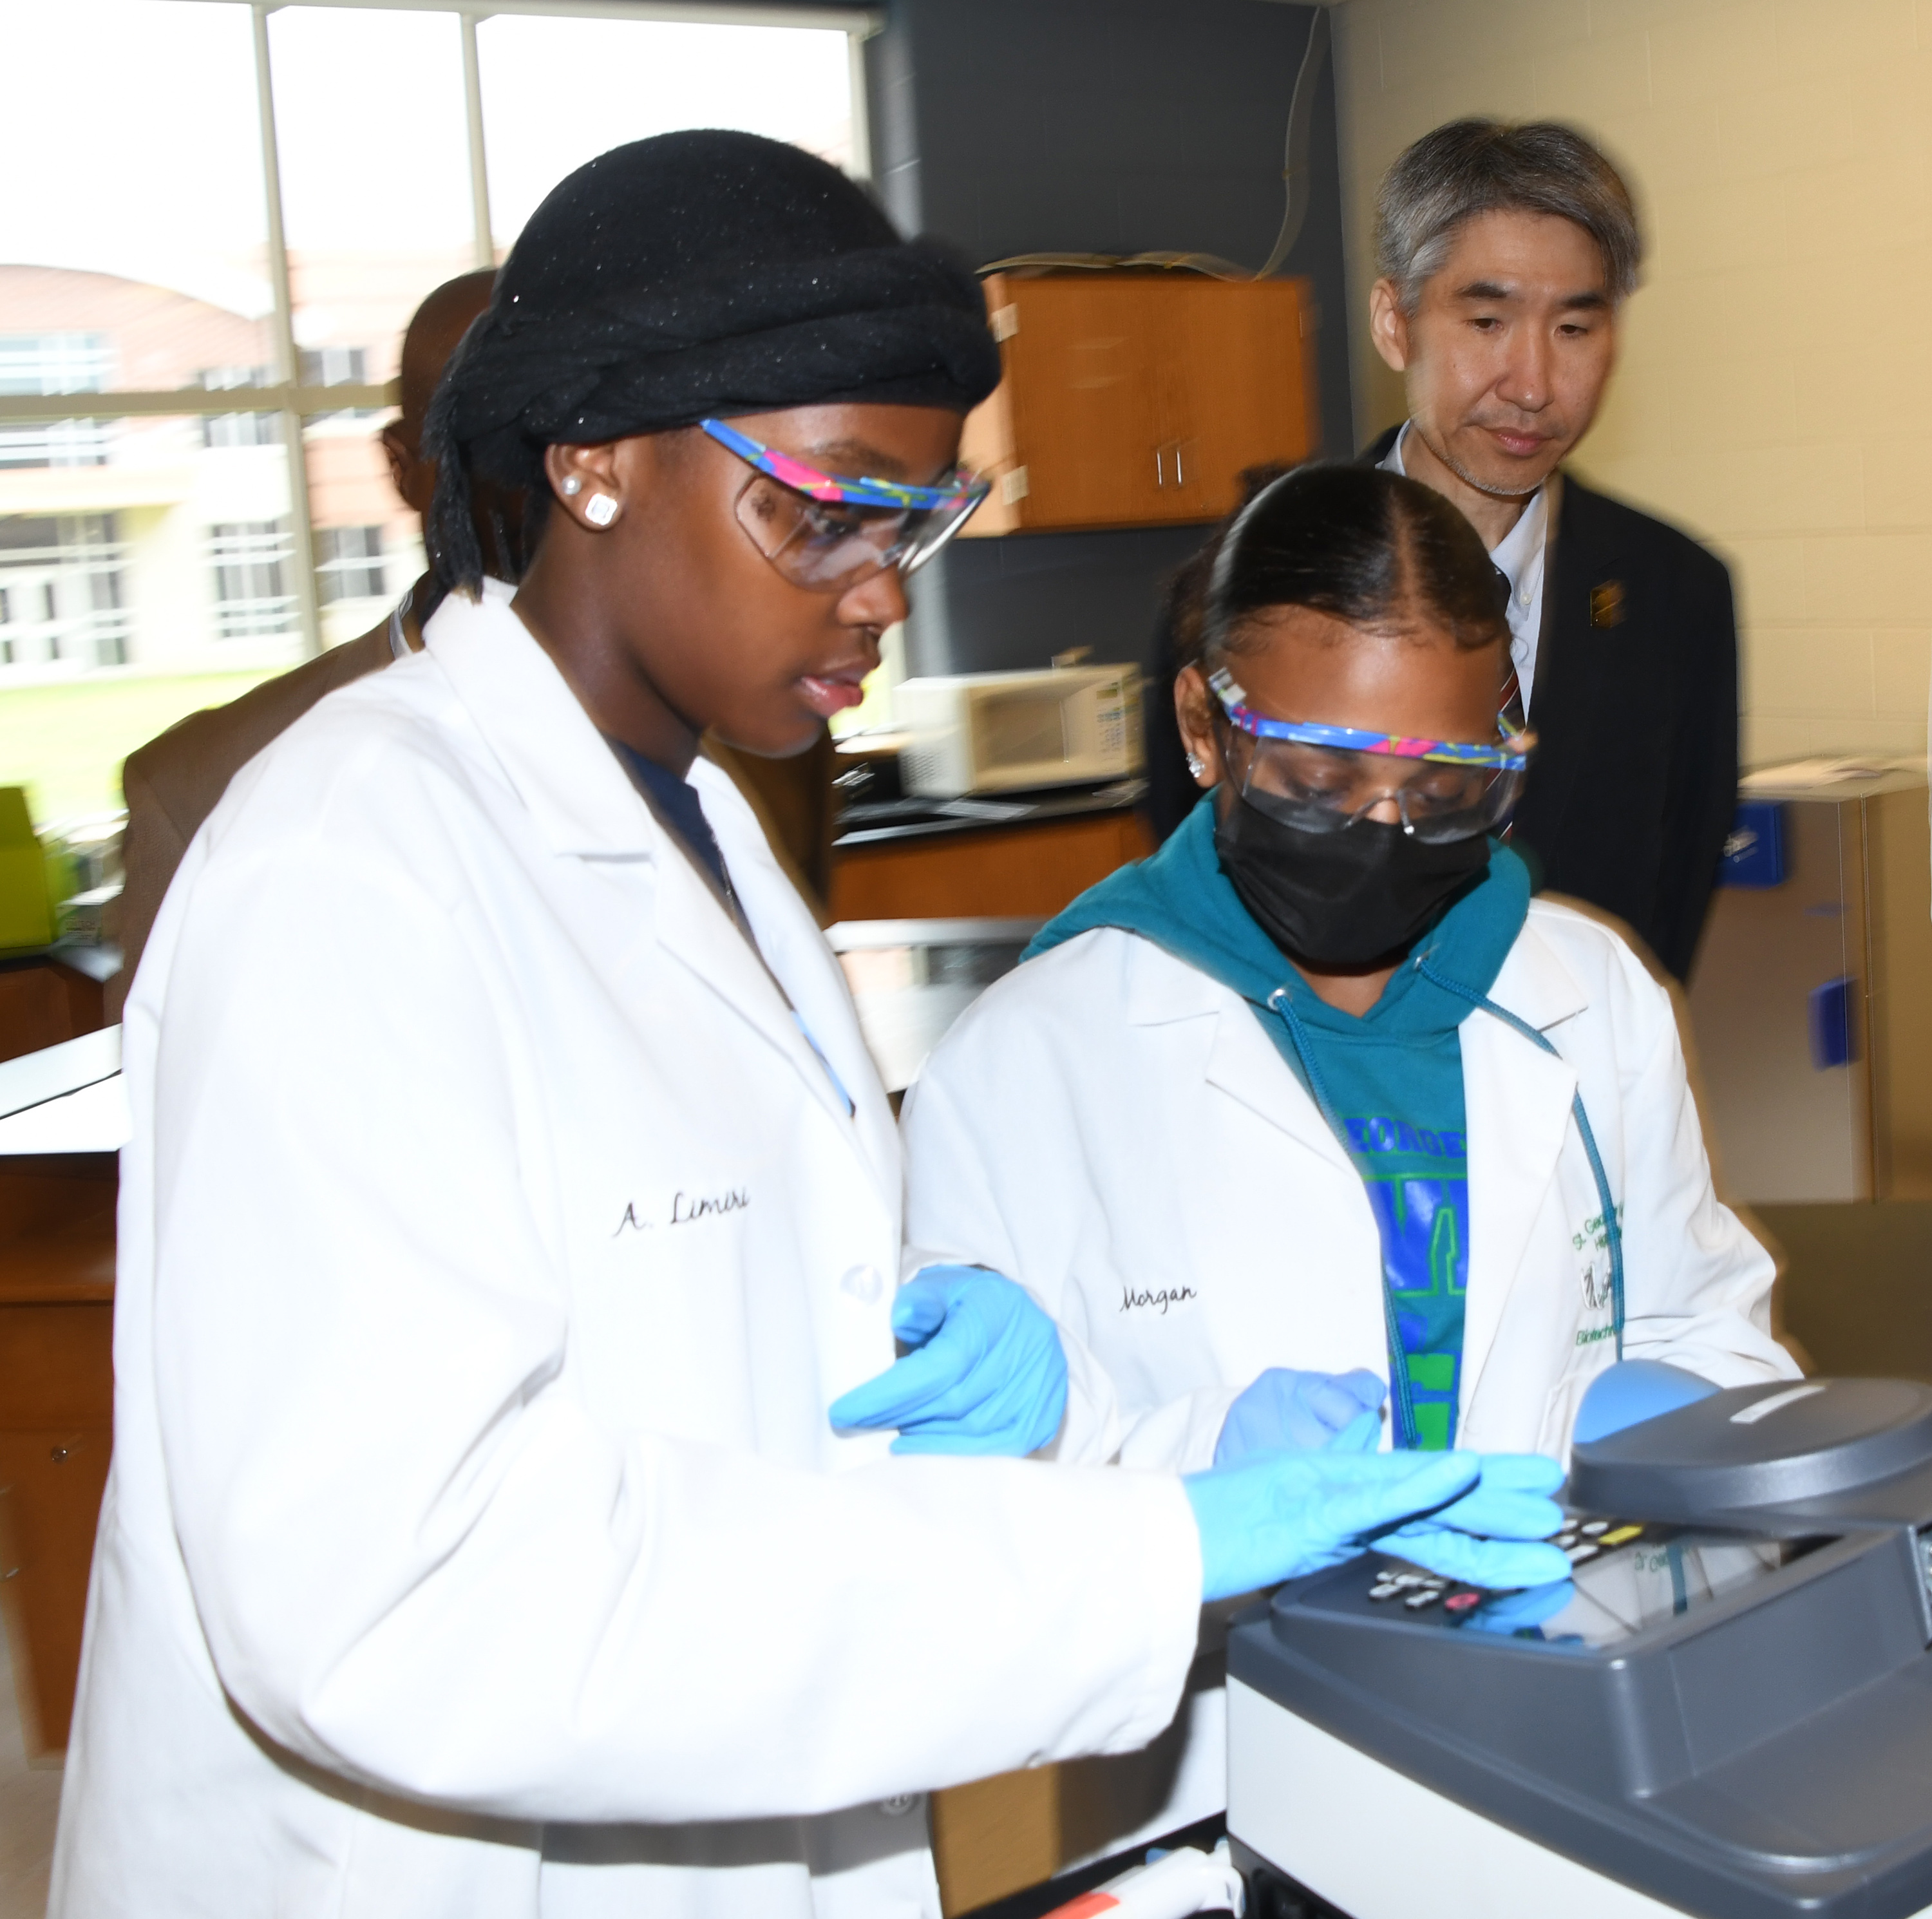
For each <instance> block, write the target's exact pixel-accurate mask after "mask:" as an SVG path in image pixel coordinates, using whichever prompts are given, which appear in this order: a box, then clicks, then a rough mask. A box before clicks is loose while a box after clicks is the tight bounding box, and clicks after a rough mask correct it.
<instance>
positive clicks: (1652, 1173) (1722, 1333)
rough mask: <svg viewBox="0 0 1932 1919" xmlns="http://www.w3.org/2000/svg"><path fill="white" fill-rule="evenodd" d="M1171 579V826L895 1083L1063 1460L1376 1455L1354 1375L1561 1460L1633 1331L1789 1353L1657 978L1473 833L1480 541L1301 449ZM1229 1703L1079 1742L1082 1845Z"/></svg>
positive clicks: (1131, 1808) (1498, 599) (1497, 745)
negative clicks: (992, 1286)
mask: <svg viewBox="0 0 1932 1919" xmlns="http://www.w3.org/2000/svg"><path fill="white" fill-rule="evenodd" d="M1193 577H1194V580H1195V582H1196V588H1197V590H1198V592H1199V599H1198V600H1197V601H1196V603H1195V604H1193V605H1192V606H1190V607H1185V608H1183V609H1180V612H1181V615H1182V616H1181V619H1180V621H1179V624H1178V631H1180V632H1181V634H1182V635H1183V636H1184V643H1186V644H1187V646H1188V648H1189V652H1188V653H1187V656H1186V657H1185V658H1184V659H1183V661H1181V670H1180V674H1179V682H1178V688H1177V701H1178V708H1179V724H1180V727H1181V732H1182V735H1183V737H1184V740H1185V742H1186V751H1187V754H1188V757H1189V760H1190V762H1191V763H1192V772H1193V780H1194V782H1195V790H1196V803H1195V805H1194V807H1193V810H1192V811H1190V814H1188V817H1187V819H1186V820H1185V821H1184V823H1183V824H1182V825H1181V827H1180V829H1178V831H1177V832H1175V833H1173V834H1172V835H1170V836H1169V838H1168V840H1167V841H1166V843H1165V844H1163V847H1161V849H1160V851H1159V852H1158V853H1157V854H1155V855H1154V856H1153V857H1152V858H1151V859H1146V860H1143V861H1141V862H1138V863H1136V865H1132V866H1130V867H1127V868H1124V869H1122V871H1120V872H1118V873H1117V874H1114V875H1113V876H1112V877H1110V878H1109V879H1107V880H1103V881H1102V882H1101V883H1100V885H1099V886H1096V887H1094V888H1093V889H1091V890H1090V891H1089V892H1087V893H1085V894H1084V895H1082V897H1081V898H1079V899H1078V900H1076V901H1074V903H1073V905H1071V906H1070V907H1068V908H1067V910H1066V911H1065V912H1064V913H1062V914H1061V916H1059V917H1058V919H1055V920H1054V921H1053V922H1051V923H1050V924H1049V925H1048V926H1047V928H1046V929H1045V931H1043V932H1042V933H1041V934H1040V936H1039V937H1038V938H1037V939H1036V940H1035V941H1034V943H1033V945H1032V946H1031V948H1030V949H1029V951H1028V957H1027V958H1026V960H1025V963H1024V964H1022V966H1020V967H1019V969H1018V970H1016V971H1015V972H1014V973H1011V974H1010V975H1009V976H1007V978H1005V979H1002V980H1000V981H998V982H996V983H995V985H993V986H992V987H991V988H989V989H988V990H987V991H986V994H984V995H983V997H981V998H980V1000H978V1001H977V1003H975V1004H974V1006H972V1007H971V1009H968V1012H966V1013H965V1015H962V1018H960V1020H959V1023H958V1024H956V1026H954V1027H953V1029H952V1030H951V1031H950V1033H948V1034H947V1036H946V1037H945V1038H944V1039H943V1040H942V1041H941V1042H940V1044H939V1045H938V1047H937V1048H935V1050H934V1051H933V1053H932V1056H931V1057H930V1058H929V1060H927V1061H926V1064H925V1066H924V1067H923V1068H922V1070H921V1072H920V1074H919V1078H918V1079H917V1081H916V1082H915V1084H913V1087H912V1088H911V1090H910V1092H909V1093H907V1098H906V1102H905V1108H904V1136H905V1142H906V1156H907V1172H906V1224H907V1236H908V1237H909V1238H910V1240H912V1242H913V1243H915V1244H917V1245H919V1246H922V1247H925V1248H928V1249H932V1255H933V1256H935V1257H943V1258H947V1259H948V1260H956V1261H965V1262H979V1263H983V1264H986V1265H987V1266H989V1267H992V1268H994V1269H995V1270H998V1271H999V1272H1001V1273H1006V1274H1009V1275H1010V1276H1012V1277H1013V1279H1016V1280H1017V1281H1018V1282H1019V1283H1020V1284H1021V1285H1023V1286H1025V1288H1027V1289H1028V1291H1029V1292H1030V1293H1031V1294H1032V1295H1033V1296H1034V1298H1036V1299H1037V1300H1038V1301H1039V1302H1040V1304H1041V1305H1042V1306H1044V1307H1045V1308H1046V1310H1047V1311H1048V1312H1050V1313H1051V1314H1052V1316H1053V1318H1054V1319H1055V1323H1056V1324H1058V1327H1059V1329H1060V1333H1061V1342H1062V1344H1063V1346H1064V1348H1065V1350H1066V1352H1067V1362H1068V1367H1069V1374H1070V1390H1069V1402H1068V1409H1067V1416H1066V1418H1065V1420H1064V1423H1063V1424H1062V1427H1061V1432H1060V1435H1059V1436H1058V1441H1057V1447H1056V1451H1055V1457H1057V1458H1059V1459H1064V1460H1072V1461H1074V1462H1094V1461H1103V1460H1117V1461H1118V1462H1120V1463H1121V1465H1124V1466H1126V1467H1129V1468H1140V1469H1144V1470H1145V1469H1150V1468H1152V1469H1160V1468H1166V1469H1168V1470H1173V1471H1190V1470H1192V1469H1193V1468H1196V1467H1198V1466H1200V1465H1205V1464H1207V1463H1208V1462H1211V1461H1213V1462H1221V1463H1223V1464H1226V1463H1227V1462H1229V1461H1231V1460H1234V1459H1240V1458H1242V1457H1245V1456H1250V1455H1251V1454H1252V1453H1255V1452H1256V1451H1259V1450H1266V1449H1268V1448H1269V1447H1280V1446H1284V1445H1286V1446H1319V1445H1322V1444H1325V1443H1331V1442H1332V1443H1334V1444H1363V1443H1366V1444H1370V1445H1373V1444H1376V1443H1377V1440H1378V1438H1379V1432H1380V1422H1379V1419H1378V1417H1377V1416H1376V1411H1374V1410H1373V1409H1377V1408H1380V1407H1381V1405H1382V1402H1383V1400H1384V1399H1385V1397H1387V1398H1388V1399H1390V1400H1391V1402H1392V1403H1391V1412H1390V1418H1389V1429H1390V1440H1391V1444H1393V1445H1394V1447H1398V1448H1412V1449H1417V1450H1431V1449H1434V1448H1438V1447H1444V1446H1469V1447H1474V1448H1475V1449H1477V1450H1485V1449H1490V1448H1496V1449H1500V1450H1508V1451H1512V1452H1515V1451H1523V1452H1531V1451H1533V1452H1535V1453H1544V1454H1549V1455H1552V1456H1561V1455H1562V1454H1563V1453H1564V1452H1565V1450H1566V1449H1567V1448H1568V1445H1569V1443H1570V1435H1571V1424H1572V1422H1573V1420H1574V1418H1575V1417H1576V1414H1577V1408H1578V1405H1580V1402H1581V1400H1582V1398H1583V1393H1584V1392H1585V1390H1586V1389H1587V1388H1588V1387H1589V1385H1590V1384H1591V1383H1592V1381H1593V1380H1594V1379H1595V1378H1597V1377H1598V1376H1599V1375H1601V1373H1603V1372H1604V1371H1605V1369H1607V1368H1608V1367H1610V1365H1611V1363H1612V1362H1613V1359H1616V1358H1620V1357H1622V1355H1623V1354H1624V1353H1625V1352H1628V1353H1629V1354H1631V1355H1632V1357H1637V1358H1642V1359H1643V1360H1646V1361H1649V1362H1652V1363H1663V1364H1664V1365H1667V1366H1670V1365H1674V1366H1676V1367H1678V1368H1679V1369H1682V1370H1683V1371H1688V1372H1691V1373H1693V1374H1695V1375H1699V1376H1700V1377H1702V1378H1708V1379H1710V1380H1713V1381H1717V1382H1718V1384H1721V1385H1741V1384H1745V1383H1746V1382H1747V1381H1754V1380H1759V1379H1763V1378H1777V1377H1779V1376H1781V1375H1790V1374H1791V1373H1793V1372H1794V1371H1795V1370H1796V1369H1795V1368H1794V1367H1793V1365H1792V1363H1791V1362H1790V1360H1789V1358H1788V1357H1787V1355H1786V1354H1784V1351H1783V1350H1782V1349H1781V1348H1780V1347H1779V1346H1778V1344H1777V1343H1776V1342H1775V1340H1774V1339H1772V1336H1771V1333H1770V1328H1769V1322H1768V1318H1767V1309H1768V1305H1769V1297H1770V1289H1771V1284H1772V1276H1773V1268H1772V1261H1771V1259H1770V1258H1769V1256H1768V1255H1766V1252H1764V1250H1763V1248H1762V1247H1760V1246H1759V1245H1758V1244H1757V1242H1756V1241H1755V1240H1754V1239H1753V1238H1752V1237H1751V1235H1750V1234H1749V1233H1748V1232H1747V1231H1745V1228H1744V1226H1743V1225H1742V1224H1741V1223H1740V1222H1739V1220H1738V1219H1736V1217H1735V1216H1733V1214H1732V1213H1730V1212H1729V1211H1728V1210H1727V1209H1726V1208H1725V1207H1724V1206H1723V1205H1722V1204H1720V1203H1719V1201H1718V1198H1717V1195H1716V1194H1715V1192H1714V1191H1713V1189H1712V1180H1711V1171H1710V1166H1709V1161H1708V1159H1707V1158H1706V1153H1705V1148H1704V1141H1703V1134H1702V1132H1701V1131H1700V1127H1699V1124H1698V1120H1697V1109H1696V1108H1695V1106H1694V1104H1693V1102H1692V1101H1691V1094H1690V1090H1689V1086H1688V1079H1687V1075H1686V1071H1685V1060H1684V1056H1683V1054H1682V1051H1680V1049H1679V1044H1678V1038H1677V1029H1676V1021H1675V1019H1674V1016H1673V1009H1672V1005H1671V1000H1670V995H1669V994H1668V993H1667V991H1665V990H1664V988H1662V987H1661V986H1660V985H1658V983H1657V982H1655V980H1653V979H1652V978H1651V977H1650V976H1649V973H1647V972H1646V970H1645V968H1644V967H1643V966H1642V965H1641V964H1640V963H1639V961H1638V960H1637V958H1636V957H1635V955H1634V954H1633V953H1632V952H1631V949H1630V948H1629V947H1628V946H1627V945H1626V944H1625V942H1624V941H1623V940H1622V938H1620V937H1619V936H1618V934H1616V932H1615V931H1613V930H1612V929H1611V928H1610V927H1608V926H1606V925H1602V924H1601V923H1599V922H1598V921H1597V920H1595V919H1590V918H1586V917H1585V916H1583V915H1582V914H1580V913H1577V912H1576V911H1574V910H1572V909H1571V908H1570V907H1567V906H1565V905H1562V904H1558V903H1556V902H1555V901H1549V900H1538V901H1532V899H1531V898H1530V889H1529V874H1528V873H1527V871H1526V869H1525V867H1524V864H1523V861H1522V860H1521V859H1520V858H1519V857H1518V856H1517V855H1516V854H1515V853H1514V852H1513V851H1511V850H1510V848H1508V847H1505V846H1504V845H1502V844H1501V843H1500V842H1499V841H1497V840H1496V839H1495V838H1493V837H1491V835H1493V832H1494V829H1496V826H1498V825H1499V823H1501V821H1502V820H1503V819H1504V818H1505V817H1507V816H1508V811H1509V808H1510V806H1511V803H1512V802H1513V801H1514V799H1515V796H1516V791H1517V787H1519V785H1520V782H1521V780H1522V777H1523V767H1524V766H1525V764H1526V762H1528V763H1532V764H1533V763H1534V762H1533V760H1532V759H1531V754H1532V744H1533V742H1532V740H1531V739H1530V738H1529V736H1526V735H1525V734H1523V733H1521V732H1520V730H1517V724H1518V723H1517V722H1516V721H1515V720H1514V714H1513V712H1511V709H1510V706H1509V702H1508V680H1509V677H1510V672H1511V655H1510V640H1511V631H1510V628H1509V627H1508V624H1507V622H1506V619H1505V614H1504V610H1503V607H1502V595H1501V592H1500V591H1499V587H1498V584H1497V582H1496V578H1495V575H1494V572H1493V569H1492V568H1491V565H1490V562H1489V559H1488V558H1487V555H1486V553H1485V552H1484V547H1483V544H1482V542H1481V539H1480V538H1478V535H1476V534H1475V532H1474V531H1473V530H1472V528H1471V526H1470V524H1469V522H1468V521H1467V520H1466V519H1464V518H1463V516H1462V515H1461V514H1459V513H1457V511H1455V510H1454V508H1452V507H1451V506H1450V505H1448V503H1447V502H1445V500H1444V499H1442V496H1440V495H1439V493H1436V492H1434V491H1433V490H1430V489H1429V488H1427V487H1423V486H1421V485H1420V484H1418V483H1417V482H1416V481H1413V480H1410V479H1405V478H1401V477H1400V476H1398V475H1394V474H1392V473H1390V472H1385V471H1382V470H1378V469H1373V468H1364V467H1362V466H1354V465H1350V466H1342V465H1331V466H1305V467H1303V468H1301V469H1298V470H1297V471H1296V472H1292V473H1291V474H1289V475H1286V476H1284V477H1283V478H1279V479H1277V480H1276V481H1274V482H1273V483H1272V484H1269V485H1267V486H1265V487H1263V488H1262V490H1261V491H1260V492H1259V493H1257V495H1256V496H1255V498H1254V499H1253V500H1252V501H1250V503H1249V504H1248V505H1247V506H1246V507H1245V508H1243V509H1242V511H1241V513H1240V514H1238V516H1237V517H1236V518H1235V520H1234V522H1233V523H1232V527H1231V528H1230V529H1229V530H1228V531H1227V532H1226V533H1225V534H1224V535H1222V536H1220V538H1219V540H1218V541H1217V543H1215V544H1212V545H1211V547H1210V549H1209V551H1208V555H1207V556H1205V563H1204V564H1202V565H1199V566H1197V567H1196V569H1195V571H1194V574H1193ZM1538 750H1540V749H1538ZM1204 794H1205V796H1203V795H1204ZM1607 800H1608V801H1609V802H1610V803H1613V804H1614V802H1615V800H1616V795H1615V794H1614V793H1613V794H1611V795H1609V796H1607ZM1579 1102H1580V1103H1579ZM1599 1163H1600V1164H1601V1176H1600V1174H1599V1173H1598V1165H1599ZM1364 1417H1366V1419H1367V1430H1366V1432H1365V1433H1364V1431H1363V1429H1362V1422H1363V1421H1364ZM1223 1700H1224V1693H1223V1684H1222V1675H1221V1672H1220V1661H1219V1658H1218V1655H1217V1654H1210V1655H1209V1656H1208V1657H1204V1658H1203V1660H1202V1662H1201V1663H1200V1665H1199V1666H1198V1667H1197V1669H1196V1675H1195V1678H1194V1679H1193V1681H1192V1682H1191V1684H1190V1699H1189V1702H1188V1705H1187V1708H1185V1711H1184V1718H1183V1722H1182V1731H1181V1734H1180V1735H1178V1736H1177V1737H1176V1738H1173V1739H1172V1740H1170V1741H1166V1742H1164V1744H1163V1749H1162V1750H1157V1751H1156V1752H1155V1753H1153V1754H1152V1755H1151V1756H1148V1757H1146V1758H1143V1757H1142V1756H1139V1755H1128V1756H1123V1757H1121V1758H1118V1759H1107V1760H1105V1761H1100V1762H1092V1764H1091V1768H1089V1769H1088V1776H1087V1777H1085V1778H1084V1779H1083V1780H1082V1786H1081V1790H1080V1793H1079V1798H1080V1801H1081V1803H1082V1804H1097V1803H1099V1804H1111V1805H1112V1806H1114V1807H1117V1808H1118V1812H1119V1815H1120V1816H1119V1819H1118V1824H1117V1825H1115V1828H1114V1837H1113V1838H1112V1840H1111V1841H1110V1842H1108V1844H1109V1850H1110V1851H1112V1850H1120V1849H1125V1848H1127V1847H1128V1846H1133V1845H1137V1844H1139V1843H1145V1841H1146V1840H1151V1839H1153V1838H1155V1837H1158V1836H1160V1835H1161V1834H1165V1833H1169V1832H1172V1831H1175V1830H1177V1829H1181V1828H1186V1827H1187V1826H1189V1825H1193V1823H1195V1822H1197V1821H1199V1820H1201V1819H1205V1818H1208V1817H1211V1816H1213V1815H1214V1814H1215V1813H1217V1812H1219V1811H1220V1810H1221V1807H1222V1806H1223V1804H1224V1800H1223V1791H1224V1775H1223V1750H1224V1747H1225V1733H1224V1729H1223V1714H1224V1710H1225V1709H1224V1705H1223Z"/></svg>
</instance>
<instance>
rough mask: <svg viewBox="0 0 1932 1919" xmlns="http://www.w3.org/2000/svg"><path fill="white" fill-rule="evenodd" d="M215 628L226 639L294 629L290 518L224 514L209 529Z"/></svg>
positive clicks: (293, 557)
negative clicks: (237, 517) (231, 517)
mask: <svg viewBox="0 0 1932 1919" xmlns="http://www.w3.org/2000/svg"><path fill="white" fill-rule="evenodd" d="M208 533H209V538H208V562H209V564H210V565H212V566H213V568H214V630H215V631H216V633H217V634H218V635H219V636H220V637H221V638H222V639H223V640H236V639H248V638H252V637H254V636H256V635H257V634H274V633H293V631H295V630H296V595H295V590H294V587H293V584H292V579H293V562H294V559H295V541H294V539H293V536H292V535H290V531H289V523H288V522H287V520H225V521H223V522H222V523H220V524H218V525H217V526H212V527H211V528H210V529H208Z"/></svg>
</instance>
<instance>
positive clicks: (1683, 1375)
mask: <svg viewBox="0 0 1932 1919" xmlns="http://www.w3.org/2000/svg"><path fill="white" fill-rule="evenodd" d="M1717 1390H1718V1389H1717V1388H1716V1387H1715V1386H1713V1385H1712V1384H1711V1382H1710V1381H1709V1380H1708V1379H1700V1378H1698V1377H1697V1375H1696V1374H1695V1373H1694V1372H1685V1370H1684V1369H1683V1368H1682V1366H1667V1365H1666V1364H1665V1363H1664V1361H1663V1360H1619V1361H1618V1362H1617V1363H1616V1365H1615V1366H1606V1367H1605V1368H1604V1370H1603V1371H1602V1372H1600V1373H1598V1375H1597V1376H1596V1378H1595V1379H1593V1380H1592V1381H1591V1382H1590V1390H1589V1392H1587V1393H1585V1394H1584V1395H1583V1405H1580V1406H1579V1407H1578V1408H1577V1425H1576V1429H1575V1430H1574V1432H1572V1433H1571V1438H1573V1439H1574V1440H1576V1441H1577V1442H1578V1443H1579V1444H1582V1445H1585V1446H1587V1445H1588V1444H1589V1443H1590V1441H1592V1440H1593V1439H1602V1438H1605V1437H1606V1436H1607V1435H1609V1434H1610V1433H1613V1432H1622V1431H1623V1429H1624V1428H1625V1426H1635V1425H1637V1423H1639V1422H1640V1420H1654V1419H1655V1418H1656V1417H1658V1414H1660V1413H1674V1412H1676V1410H1677V1409H1678V1408H1679V1406H1688V1405H1694V1403H1695V1402H1697V1401H1698V1400H1700V1399H1709V1398H1710V1396H1711V1395H1712V1393H1715V1392H1716V1391H1717Z"/></svg>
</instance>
